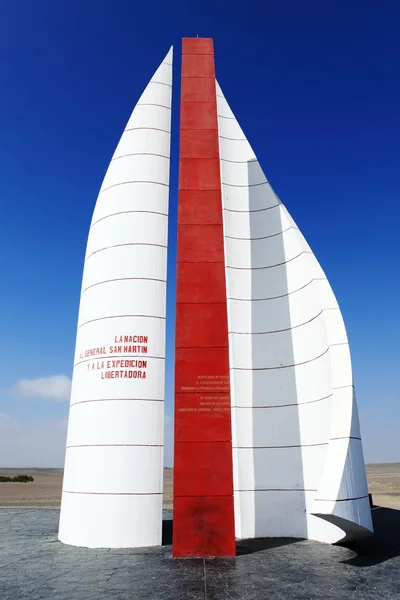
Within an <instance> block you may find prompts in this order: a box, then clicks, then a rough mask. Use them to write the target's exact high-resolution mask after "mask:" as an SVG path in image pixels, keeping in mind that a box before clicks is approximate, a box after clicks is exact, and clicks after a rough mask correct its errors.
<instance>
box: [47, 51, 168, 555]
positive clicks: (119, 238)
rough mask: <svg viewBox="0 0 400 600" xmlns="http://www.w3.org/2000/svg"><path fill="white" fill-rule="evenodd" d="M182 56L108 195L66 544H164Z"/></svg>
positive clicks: (94, 244)
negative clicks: (171, 214)
mask: <svg viewBox="0 0 400 600" xmlns="http://www.w3.org/2000/svg"><path fill="white" fill-rule="evenodd" d="M171 86H172V48H171V50H170V51H169V52H168V54H167V56H166V58H165V59H164V61H163V62H162V63H161V65H160V67H159V68H158V70H157V71H156V73H155V74H154V76H153V78H152V79H151V81H150V83H149V84H148V86H147V87H146V89H145V91H144V93H143V94H142V96H141V98H140V99H139V101H138V103H137V105H136V107H135V109H134V111H133V113H132V115H131V117H130V119H129V121H128V123H127V125H126V128H125V130H124V132H123V134H122V137H121V139H120V141H119V144H118V146H117V148H116V150H115V153H114V155H113V157H112V160H111V162H110V165H109V167H108V170H107V172H106V175H105V177H104V181H103V184H102V186H101V189H100V192H99V196H98V199H97V203H96V207H95V210H94V214H93V219H92V223H91V227H90V233H89V238H88V243H87V250H86V257H85V265H84V273H83V282H82V291H81V300H80V307H79V319H78V329H77V338H76V350H75V361H74V371H73V382H72V392H71V407H70V414H69V425H68V436H67V453H66V462H65V471H64V483H63V494H62V506H61V517H60V529H59V538H60V540H61V541H62V542H65V543H67V544H72V545H76V546H87V547H108V548H113V547H114V548H123V547H139V546H154V545H159V544H161V525H162V491H163V490H162V481H163V435H164V427H163V424H164V371H165V366H164V365H165V311H166V271H167V228H168V196H169V168H170V167H169V162H170V161H169V159H170V132H171Z"/></svg>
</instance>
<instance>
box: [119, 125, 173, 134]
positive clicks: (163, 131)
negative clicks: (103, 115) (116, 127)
mask: <svg viewBox="0 0 400 600" xmlns="http://www.w3.org/2000/svg"><path fill="white" fill-rule="evenodd" d="M149 129H150V130H151V131H161V132H162V133H169V134H170V135H171V132H170V131H169V130H168V129H160V128H159V127H129V128H128V129H124V131H123V134H124V133H125V131H140V130H144V131H147V130H149ZM123 134H122V135H123Z"/></svg>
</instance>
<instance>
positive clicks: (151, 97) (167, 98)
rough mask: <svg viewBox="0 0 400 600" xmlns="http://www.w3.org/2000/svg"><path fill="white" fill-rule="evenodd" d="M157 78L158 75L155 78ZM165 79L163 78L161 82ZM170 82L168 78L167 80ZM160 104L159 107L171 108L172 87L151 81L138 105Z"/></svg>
mask: <svg viewBox="0 0 400 600" xmlns="http://www.w3.org/2000/svg"><path fill="white" fill-rule="evenodd" d="M154 77H156V75H155V76H154ZM162 79H163V77H162V76H161V78H160V81H161V80H162ZM167 81H168V78H167ZM143 104H158V105H159V106H165V107H166V108H170V107H171V86H170V85H165V84H163V83H158V82H157V81H150V83H149V85H148V86H147V88H146V89H145V90H144V92H143V94H142V95H141V96H140V99H139V102H138V105H139V106H141V105H143Z"/></svg>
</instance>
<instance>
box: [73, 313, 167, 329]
mask: <svg viewBox="0 0 400 600" xmlns="http://www.w3.org/2000/svg"><path fill="white" fill-rule="evenodd" d="M125 317H143V318H145V319H162V320H163V321H165V317H158V316H155V315H111V316H109V317H98V318H97V319H91V320H90V321H86V322H85V323H82V324H81V325H79V326H78V329H80V328H81V327H84V326H85V325H87V324H88V323H94V322H95V321H103V320H105V319H124V318H125Z"/></svg>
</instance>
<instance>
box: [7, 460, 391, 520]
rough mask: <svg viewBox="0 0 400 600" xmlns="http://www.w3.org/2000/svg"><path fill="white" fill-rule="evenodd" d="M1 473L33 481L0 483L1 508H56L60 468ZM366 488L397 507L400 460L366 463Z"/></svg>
mask: <svg viewBox="0 0 400 600" xmlns="http://www.w3.org/2000/svg"><path fill="white" fill-rule="evenodd" d="M0 475H6V476H9V477H13V476H15V475H32V477H33V478H34V481H33V483H0V508H5V507H8V508H10V507H11V508H12V507H14V508H17V507H18V508H22V507H26V508H59V507H60V500H61V487H62V476H63V470H62V469H23V468H21V469H6V468H1V467H0ZM367 477H368V486H369V491H370V493H371V494H372V498H373V502H374V504H375V505H377V506H384V507H386V508H394V509H398V510H400V463H386V464H377V465H367ZM164 508H169V509H170V508H172V469H164Z"/></svg>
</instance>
